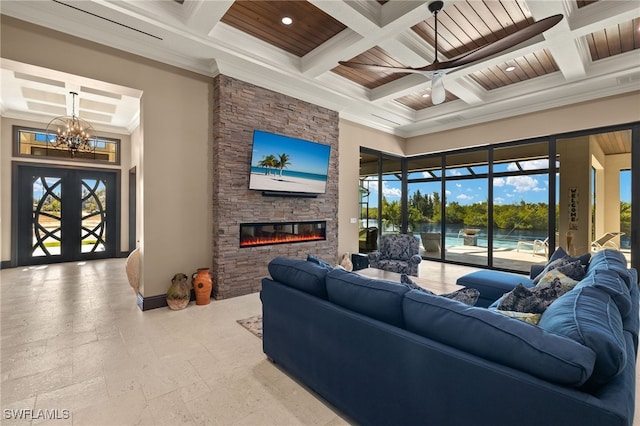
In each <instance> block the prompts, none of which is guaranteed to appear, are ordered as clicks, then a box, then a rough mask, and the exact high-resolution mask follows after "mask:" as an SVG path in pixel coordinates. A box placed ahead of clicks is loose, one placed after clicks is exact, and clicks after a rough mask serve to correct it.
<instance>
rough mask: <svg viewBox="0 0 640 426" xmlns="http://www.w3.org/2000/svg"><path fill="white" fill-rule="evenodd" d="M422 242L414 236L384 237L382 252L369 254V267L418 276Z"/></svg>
mask: <svg viewBox="0 0 640 426" xmlns="http://www.w3.org/2000/svg"><path fill="white" fill-rule="evenodd" d="M419 253H420V241H418V239H417V238H416V237H414V236H413V235H408V234H397V235H383V236H382V237H381V240H380V250H379V251H375V252H373V253H369V266H370V267H372V268H377V269H383V270H385V271H390V272H397V273H399V274H407V275H413V276H414V277H417V276H418V264H419V263H420V262H421V261H422V258H421V257H420V254H419Z"/></svg>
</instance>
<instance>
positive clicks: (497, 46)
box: [433, 14, 563, 69]
mask: <svg viewBox="0 0 640 426" xmlns="http://www.w3.org/2000/svg"><path fill="white" fill-rule="evenodd" d="M562 18H563V15H561V14H558V15H553V16H549V17H547V18H544V19H542V20H540V21H538V22H534V23H533V24H531V25H529V26H528V27H526V28H523V29H521V30H520V31H517V32H515V33H513V34H509V35H508V36H506V37H504V38H501V39H500V40H498V41H495V42H493V43H491V44H487V45H485V46H482V47H479V48H477V49H475V50H472V51H471V52H469V53H465V54H463V55H460V56H457V57H455V58H452V59H450V60H448V61H445V62H440V63H434V64H433V65H436V67H437V69H443V68H453V67H460V66H462V65H467V64H470V63H472V62H476V61H479V60H482V59H484V58H487V57H489V56H492V55H495V54H496V53H500V52H502V51H503V50H507V49H510V48H512V47H513V46H517V45H518V44H520V43H522V42H524V41H527V40H529V39H530V38H533V37H535V36H537V35H538V34H542V33H543V32H545V31H547V30H548V29H549V28H551V27H553V26H554V25H556V24H557V23H558V22H560V21H561V20H562Z"/></svg>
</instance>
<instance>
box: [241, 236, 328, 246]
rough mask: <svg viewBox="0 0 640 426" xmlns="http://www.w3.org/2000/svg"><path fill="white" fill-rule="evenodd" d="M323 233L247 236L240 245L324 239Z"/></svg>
mask: <svg viewBox="0 0 640 426" xmlns="http://www.w3.org/2000/svg"><path fill="white" fill-rule="evenodd" d="M324 239H325V237H323V236H322V235H281V236H277V237H246V239H245V238H243V240H242V241H240V247H251V246H262V245H267V244H280V243H298V242H303V241H318V240H324Z"/></svg>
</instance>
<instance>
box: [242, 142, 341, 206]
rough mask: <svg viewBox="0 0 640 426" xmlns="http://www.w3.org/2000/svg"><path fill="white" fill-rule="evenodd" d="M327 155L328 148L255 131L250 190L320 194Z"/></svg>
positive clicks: (315, 143)
mask: <svg viewBox="0 0 640 426" xmlns="http://www.w3.org/2000/svg"><path fill="white" fill-rule="evenodd" d="M330 153H331V147H330V146H329V145H324V144H321V143H317V142H311V141H308V140H304V139H297V138H292V137H289V136H283V135H276V134H274V133H269V132H264V131H262V130H255V131H254V132H253V151H252V154H251V176H250V177H249V189H255V190H259V191H265V192H277V193H287V192H288V193H301V194H323V193H324V192H325V191H326V187H327V173H328V170H329V155H330Z"/></svg>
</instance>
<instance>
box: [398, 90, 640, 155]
mask: <svg viewBox="0 0 640 426" xmlns="http://www.w3.org/2000/svg"><path fill="white" fill-rule="evenodd" d="M638 120H640V91H636V92H631V93H626V94H623V95H618V96H611V97H608V98H603V99H600V100H596V101H593V102H584V103H580V104H575V105H569V106H566V107H562V108H554V109H551V110H547V111H541V112H535V113H531V114H526V115H522V116H518V117H512V118H508V119H504V120H497V121H490V122H487V123H482V124H478V125H475V126H469V127H463V128H459V129H453V130H448V131H444V132H438V133H433V134H429V135H423V136H417V137H414V138H410V139H408V140H407V145H406V150H405V153H404V154H405V155H408V156H410V155H418V154H425V153H432V152H441V151H451V150H455V149H460V148H466V147H471V146H482V145H490V144H495V143H500V142H508V141H516V140H521V139H529V138H534V137H538V136H548V135H554V134H559V133H566V132H573V131H580V130H587V129H593V128H597V127H604V126H610V125H614V124H625V123H632V122H635V121H638Z"/></svg>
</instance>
